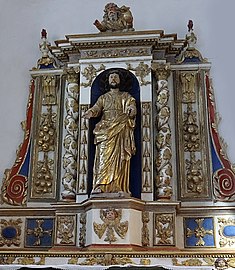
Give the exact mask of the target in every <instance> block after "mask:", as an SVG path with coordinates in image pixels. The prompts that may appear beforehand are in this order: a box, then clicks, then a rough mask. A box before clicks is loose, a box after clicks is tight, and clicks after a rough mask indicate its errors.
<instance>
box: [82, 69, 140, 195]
mask: <svg viewBox="0 0 235 270" xmlns="http://www.w3.org/2000/svg"><path fill="white" fill-rule="evenodd" d="M120 77H121V74H120V73H119V71H118V70H115V71H111V72H110V73H109V74H108V82H109V91H108V92H107V93H105V94H104V95H101V96H100V97H99V98H98V100H97V101H96V103H95V104H94V106H93V107H91V108H90V109H89V110H87V111H86V112H85V113H84V115H83V117H84V118H86V119H90V118H91V117H98V116H100V115H102V116H101V120H100V122H98V123H97V124H96V126H95V128H94V130H93V133H94V136H95V140H94V143H95V145H96V153H95V161H94V168H93V190H92V193H103V192H104V193H118V192H125V193H130V191H129V172H130V159H131V157H132V155H134V154H135V150H136V148H135V142H134V128H135V116H136V102H135V99H134V98H133V97H132V96H131V95H130V94H129V93H128V92H123V91H120V89H119V87H120V81H121V79H120Z"/></svg>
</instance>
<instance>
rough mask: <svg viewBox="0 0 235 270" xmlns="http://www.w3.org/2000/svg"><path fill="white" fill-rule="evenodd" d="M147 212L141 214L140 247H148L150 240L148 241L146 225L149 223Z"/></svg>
mask: <svg viewBox="0 0 235 270" xmlns="http://www.w3.org/2000/svg"><path fill="white" fill-rule="evenodd" d="M149 220H150V219H149V212H147V211H144V212H142V223H143V227H142V246H145V247H147V246H149V245H150V240H149V228H148V223H149Z"/></svg>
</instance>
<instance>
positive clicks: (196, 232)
mask: <svg viewBox="0 0 235 270" xmlns="http://www.w3.org/2000/svg"><path fill="white" fill-rule="evenodd" d="M204 221H205V219H204V218H198V219H195V222H196V224H197V226H195V228H186V237H187V238H189V237H192V236H193V237H195V238H196V239H197V240H196V243H195V246H205V244H206V242H205V237H206V236H207V235H212V236H213V235H214V232H213V229H206V228H205V227H204ZM206 246H207V245H206Z"/></svg>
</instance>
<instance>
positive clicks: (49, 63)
mask: <svg viewBox="0 0 235 270" xmlns="http://www.w3.org/2000/svg"><path fill="white" fill-rule="evenodd" d="M41 39H42V42H41V43H40V44H39V48H40V51H41V53H42V57H41V58H40V59H39V60H38V63H37V67H38V68H39V69H40V68H45V67H46V68H52V67H56V65H55V60H54V59H53V58H51V57H50V56H49V52H50V50H49V46H50V45H51V43H50V42H48V40H47V31H46V29H42V31H41Z"/></svg>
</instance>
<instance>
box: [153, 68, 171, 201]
mask: <svg viewBox="0 0 235 270" xmlns="http://www.w3.org/2000/svg"><path fill="white" fill-rule="evenodd" d="M152 69H153V72H154V75H155V77H156V79H157V88H156V92H157V93H156V94H157V95H156V97H157V100H156V109H157V117H156V121H155V122H156V126H157V136H156V148H157V154H156V155H157V158H156V162H155V164H156V171H157V175H156V188H157V190H156V193H157V198H158V199H170V198H171V195H172V183H171V179H172V163H171V158H172V149H171V128H170V124H169V119H170V107H169V104H168V101H169V89H168V82H167V78H168V77H169V75H170V67H169V65H164V64H155V63H154V64H153V65H152Z"/></svg>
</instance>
